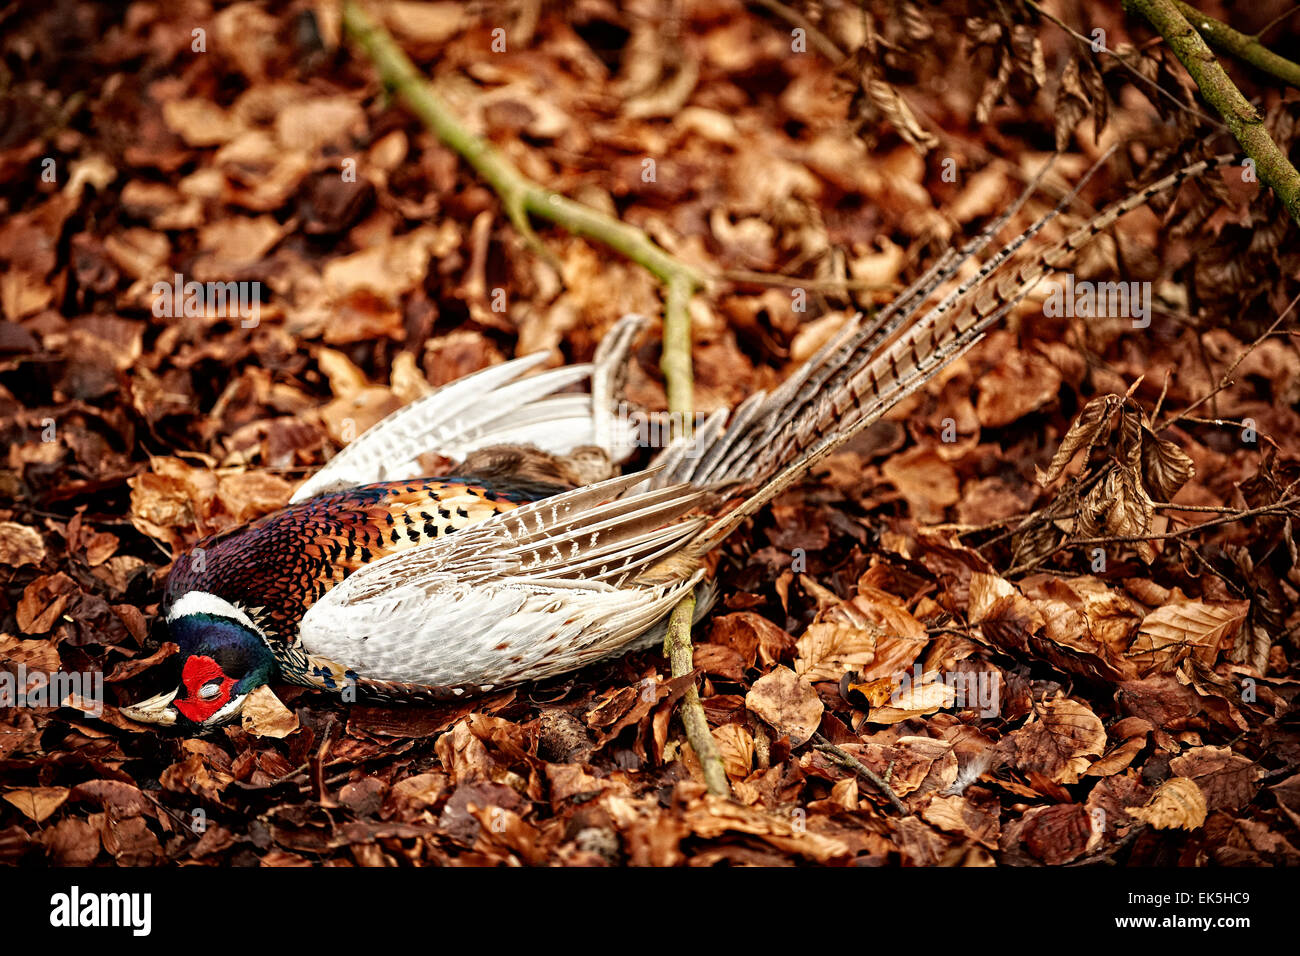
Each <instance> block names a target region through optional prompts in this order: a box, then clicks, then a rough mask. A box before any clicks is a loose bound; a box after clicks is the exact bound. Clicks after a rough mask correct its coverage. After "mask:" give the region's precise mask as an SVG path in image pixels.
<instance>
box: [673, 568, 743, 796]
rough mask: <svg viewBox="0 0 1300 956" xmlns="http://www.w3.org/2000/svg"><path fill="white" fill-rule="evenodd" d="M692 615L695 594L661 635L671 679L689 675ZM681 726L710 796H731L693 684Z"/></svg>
mask: <svg viewBox="0 0 1300 956" xmlns="http://www.w3.org/2000/svg"><path fill="white" fill-rule="evenodd" d="M694 616H695V594H694V593H691V594H688V595H687V596H686V597H684V598H682V599H681V601H679V602H678V604H677V606H676V607H675V608H673V613H672V614H671V615H670V616H669V618H668V632H667V633H666V634H665V635H664V656H665V657H667V658H668V666H669V667H670V668H671V669H672V675H673V677H681V676H682V675H684V674H689V673H690V672H691V671H692V670H693V669H694V668H695V663H694V652H693V651H692V650H691V618H693V617H694ZM678 713H679V716H680V717H681V718H682V726H683V727H685V728H686V739H687V741H688V742H689V743H690V745H691V749H692V750H694V751H695V756H696V757H698V758H699V761H700V768H701V769H702V770H703V771H704V783H705V785H706V786H707V787H708V788H709V793H712V794H714V795H716V796H719V797H729V796H731V785H730V784H729V783H728V782H727V771H726V769H725V768H724V766H723V763H722V754H721V753H720V752H719V751H718V745H717V743H716V742H715V741H714V739H713V734H712V733H710V732H709V721H708V718H707V717H705V715H704V705H703V704H701V703H700V691H699V688H698V687H696V686H695V685H694V684H692V685H691V686H690V687H688V688H687V689H686V693H685V694H684V695H682V704H681V710H680V711H679V712H678Z"/></svg>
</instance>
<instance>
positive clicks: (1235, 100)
mask: <svg viewBox="0 0 1300 956" xmlns="http://www.w3.org/2000/svg"><path fill="white" fill-rule="evenodd" d="M1123 4H1124V8H1125V9H1126V10H1130V11H1137V12H1138V13H1140V14H1142V16H1144V17H1145V18H1146V19H1147V21H1148V22H1150V24H1151V25H1152V26H1153V27H1155V29H1156V32H1158V33H1159V34H1160V35H1161V36H1162V37H1163V38H1164V40H1165V42H1166V43H1167V44H1168V45H1169V49H1171V50H1172V51H1173V52H1174V56H1176V57H1178V60H1179V62H1181V63H1182V64H1183V66H1184V67H1186V68H1187V72H1188V73H1190V74H1191V75H1192V79H1193V80H1195V81H1196V85H1197V87H1198V88H1199V89H1200V91H1201V96H1203V97H1205V100H1206V101H1207V102H1208V103H1209V104H1210V105H1211V106H1213V107H1214V108H1215V109H1216V110H1218V112H1219V115H1220V116H1222V117H1223V118H1224V120H1225V121H1226V122H1227V124H1228V129H1229V130H1231V131H1232V135H1233V136H1234V137H1236V139H1237V142H1238V143H1240V144H1241V147H1242V149H1244V150H1245V151H1246V155H1248V156H1249V157H1250V158H1251V159H1253V160H1254V161H1255V167H1256V168H1257V169H1258V170H1259V176H1260V179H1262V180H1263V181H1264V182H1266V183H1268V184H1269V185H1270V186H1272V187H1273V192H1275V193H1276V194H1277V197H1278V198H1279V199H1281V200H1282V204H1283V205H1284V206H1285V207H1286V209H1287V212H1289V213H1290V214H1291V218H1292V219H1294V220H1295V221H1296V222H1298V223H1300V172H1296V168H1295V167H1294V166H1292V165H1291V161H1290V160H1289V159H1287V157H1286V154H1285V153H1284V152H1282V150H1281V149H1279V148H1278V145H1277V143H1275V142H1273V139H1272V137H1271V136H1269V134H1268V130H1267V129H1266V128H1265V126H1264V120H1263V118H1262V117H1261V116H1260V115H1259V111H1258V110H1256V109H1255V107H1254V106H1252V105H1251V104H1250V102H1249V101H1248V100H1247V99H1246V97H1244V96H1242V95H1241V91H1240V90H1239V89H1237V87H1236V86H1235V85H1234V84H1233V82H1232V80H1231V79H1230V78H1229V77H1228V74H1227V73H1225V72H1224V69H1223V67H1222V66H1220V65H1219V61H1218V60H1217V59H1215V57H1214V54H1213V53H1212V52H1211V51H1210V48H1209V47H1208V46H1206V45H1205V41H1204V40H1203V39H1201V35H1200V34H1199V33H1197V32H1196V29H1195V28H1194V27H1193V26H1192V25H1191V24H1190V23H1188V22H1187V18H1186V17H1184V16H1183V14H1182V13H1181V12H1180V11H1179V8H1178V7H1177V6H1176V5H1175V4H1176V0H1123Z"/></svg>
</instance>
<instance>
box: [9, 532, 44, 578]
mask: <svg viewBox="0 0 1300 956" xmlns="http://www.w3.org/2000/svg"><path fill="white" fill-rule="evenodd" d="M43 560H45V539H44V538H42V537H41V534H40V532H39V531H37V530H36V529H35V528H29V527H27V526H26V525H22V524H16V523H14V522H12V521H0V565H4V566H6V567H10V568H21V567H22V566H23V565H25V564H40V563H41V562H42V561H43Z"/></svg>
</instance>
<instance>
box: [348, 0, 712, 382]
mask: <svg viewBox="0 0 1300 956" xmlns="http://www.w3.org/2000/svg"><path fill="white" fill-rule="evenodd" d="M343 26H344V28H345V29H346V30H347V32H348V34H349V35H350V36H351V37H352V38H353V39H354V40H355V41H356V43H357V45H358V46H359V47H360V48H361V49H362V50H363V51H364V52H365V54H366V56H367V57H369V58H370V61H371V62H372V63H374V65H375V69H376V70H378V71H379V76H380V78H381V79H382V80H383V81H384V84H385V85H386V86H387V87H388V88H389V89H391V90H393V91H394V92H395V93H396V94H397V96H398V97H399V98H400V99H401V100H402V101H403V102H404V103H405V104H406V106H407V108H408V109H410V111H411V112H412V113H414V114H415V115H416V116H417V117H418V118H419V119H420V120H421V122H423V123H424V125H425V126H427V127H428V128H429V130H430V131H431V132H433V133H434V134H435V135H436V136H437V137H438V138H439V139H440V140H442V142H443V143H444V144H446V145H447V146H449V147H450V148H452V149H454V150H455V151H456V152H457V153H459V154H460V156H461V158H463V159H464V160H465V162H467V163H469V165H470V166H472V167H473V168H474V170H475V172H477V173H478V174H479V175H480V176H482V177H483V178H484V179H485V180H486V181H487V182H488V184H489V185H490V186H491V187H492V188H493V190H495V191H496V194H497V195H498V196H500V197H501V203H502V205H503V206H504V207H505V212H506V215H507V216H508V217H509V219H510V221H511V222H512V223H513V224H514V226H515V228H516V229H518V230H519V232H520V234H521V235H523V236H524V238H525V239H526V240H527V241H528V243H529V245H530V246H531V247H532V248H534V249H535V250H537V251H538V252H539V253H540V254H541V255H543V256H544V257H546V258H548V259H549V258H551V256H550V255H549V253H547V252H546V251H545V249H544V247H543V246H542V245H541V242H540V241H539V240H538V238H537V234H536V233H535V232H533V228H532V225H531V224H530V223H529V221H528V217H529V216H530V215H532V216H537V217H538V218H540V219H547V220H549V221H551V222H553V223H555V224H556V225H558V226H561V227H563V228H564V229H565V230H567V231H568V232H571V233H572V234H573V235H575V236H582V237H583V238H585V239H595V240H596V241H598V242H602V243H604V244H605V245H607V246H609V247H610V248H611V249H614V250H616V251H618V252H621V253H622V254H623V255H625V256H627V258H629V259H631V260H632V261H633V262H635V263H637V264H638V265H641V266H643V267H644V268H645V269H646V270H648V271H649V272H651V273H652V274H653V275H654V276H655V277H656V278H658V279H659V280H660V281H661V282H663V283H664V285H665V286H666V287H667V290H668V294H667V297H666V299H667V301H666V306H665V310H664V337H665V338H668V336H669V335H676V336H680V335H681V334H682V331H681V330H682V329H685V330H686V332H685V334H686V336H687V338H688V339H689V336H690V321H691V319H690V312H689V311H688V310H687V304H688V303H689V302H690V299H691V295H692V294H693V293H694V292H695V290H696V289H699V288H703V287H704V286H705V285H706V284H707V281H708V277H707V276H706V275H705V273H704V272H702V271H701V270H699V269H696V268H695V267H694V266H691V265H688V264H687V263H685V262H682V261H681V260H680V259H678V258H677V257H675V256H674V255H672V254H671V253H670V252H668V251H667V250H666V249H664V248H663V247H661V246H660V245H659V244H658V243H656V242H655V241H654V240H653V239H651V238H650V237H649V236H648V235H647V234H646V233H645V232H643V231H642V230H640V229H638V228H636V226H633V225H629V224H628V223H625V222H623V221H621V220H619V219H615V218H613V217H612V216H607V215H605V214H604V213H602V212H600V211H598V210H596V209H593V208H591V207H590V206H584V205H583V204H582V203H579V202H575V201H574V200H572V199H570V198H568V197H567V196H562V195H560V194H559V193H557V192H553V191H552V190H549V189H546V188H545V187H543V186H541V185H540V184H538V183H536V182H533V181H532V180H531V179H529V178H528V177H527V176H525V175H524V174H523V173H521V172H520V171H519V170H518V169H517V168H516V167H515V166H514V164H513V163H511V162H510V160H508V159H506V157H504V156H502V155H501V153H499V152H498V151H497V150H495V149H493V147H492V145H491V144H490V143H488V142H487V141H486V140H484V139H483V138H482V137H479V136H476V135H474V134H473V133H472V132H470V131H469V129H467V128H466V127H465V125H464V124H463V123H461V122H460V120H459V119H457V118H456V116H455V114H454V113H453V112H452V110H451V108H450V107H449V106H448V105H447V104H446V102H445V101H444V100H443V99H442V97H440V96H439V95H438V94H437V93H436V92H434V90H433V88H432V87H431V86H430V85H429V84H428V83H426V82H425V81H424V79H423V78H422V77H421V76H420V74H419V73H418V72H417V71H416V69H415V66H414V64H412V63H411V60H410V58H409V57H407V55H406V54H405V53H404V52H402V49H401V47H399V46H398V45H397V43H396V42H395V41H394V40H393V38H392V36H390V35H389V33H388V31H387V30H385V29H384V28H383V27H381V26H379V25H378V24H376V23H375V22H374V21H373V20H371V19H370V17H369V16H368V15H367V14H366V13H365V12H364V11H363V10H362V9H361V8H360V7H359V6H358V5H357V4H356V3H352V2H349V3H345V4H344V5H343ZM665 351H666V350H665ZM665 375H666V376H668V375H669V373H668V370H667V369H665ZM671 377H672V379H673V380H675V382H676V383H677V387H678V388H684V387H687V386H689V383H690V380H691V372H690V365H689V362H688V363H687V365H686V367H685V368H684V369H682V368H678V369H674V371H673V374H672V376H671ZM672 387H673V381H670V383H669V388H670V389H671V388H672Z"/></svg>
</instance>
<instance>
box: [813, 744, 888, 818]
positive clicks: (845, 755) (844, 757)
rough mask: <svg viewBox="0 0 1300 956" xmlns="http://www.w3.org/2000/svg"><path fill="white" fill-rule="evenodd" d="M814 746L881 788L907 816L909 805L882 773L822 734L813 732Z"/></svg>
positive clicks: (840, 764)
mask: <svg viewBox="0 0 1300 956" xmlns="http://www.w3.org/2000/svg"><path fill="white" fill-rule="evenodd" d="M813 748H814V749H816V750H820V751H821V752H822V753H824V754H825V755H826V756H828V757H830V758H831V760H833V761H834V762H835V763H837V764H839V766H841V767H843V768H844V769H845V770H852V771H853V772H854V773H856V774H857V775H858V776H859V777H862V778H863V779H864V780H868V781H870V782H871V785H872V786H873V787H875V788H876V789H877V790H879V791H880V792H881V793H883V794H884V795H885V796H886V797H887V798H888V799H889V802H890V803H892V804H893V805H894V809H895V810H897V811H898V812H899V813H901V814H902V815H903V816H907V814H908V810H907V806H906V805H905V804H904V803H903V801H902V800H900V799H898V794H896V793H894V788H893V787H891V786H890V785H889V784H888V783H886V782H885V780H884V779H883V778H882V777H881V776H880V774H878V773H876V772H875V771H874V770H872V769H871V768H870V767H868V766H867V765H866V764H864V763H863V762H862V761H861V760H859V759H858V758H857V757H855V756H853V754H851V753H849V752H848V751H847V750H844V749H842V748H840V747H837V746H835V745H834V744H833V743H831V742H830V741H829V740H827V739H826V738H825V737H823V736H822V735H821V734H813Z"/></svg>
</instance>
